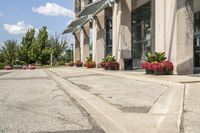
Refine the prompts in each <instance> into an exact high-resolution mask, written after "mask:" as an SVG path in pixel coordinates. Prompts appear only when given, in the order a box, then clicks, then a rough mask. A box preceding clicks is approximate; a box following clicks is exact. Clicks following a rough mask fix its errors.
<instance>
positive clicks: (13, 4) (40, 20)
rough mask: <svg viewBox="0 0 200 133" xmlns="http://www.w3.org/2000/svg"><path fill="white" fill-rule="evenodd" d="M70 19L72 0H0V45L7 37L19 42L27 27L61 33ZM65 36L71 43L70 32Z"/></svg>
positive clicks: (50, 32) (51, 34) (50, 33)
mask: <svg viewBox="0 0 200 133" xmlns="http://www.w3.org/2000/svg"><path fill="white" fill-rule="evenodd" d="M72 19H73V0H0V46H2V45H3V42H4V41H6V40H8V39H14V40H17V41H18V43H20V42H21V38H22V37H23V36H24V34H25V33H26V31H27V30H28V29H29V28H35V29H36V31H38V30H39V29H40V28H41V27H42V26H47V28H48V32H49V36H54V35H55V34H56V33H57V34H61V33H62V32H63V30H64V29H65V28H66V26H67V24H68V23H69V22H70V21H71V20H72ZM65 37H66V39H67V40H68V41H69V43H72V36H71V35H70V34H69V35H65Z"/></svg>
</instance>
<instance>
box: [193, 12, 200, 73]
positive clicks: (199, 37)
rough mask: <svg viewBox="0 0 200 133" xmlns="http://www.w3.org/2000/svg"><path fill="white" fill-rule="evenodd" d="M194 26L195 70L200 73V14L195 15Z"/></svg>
mask: <svg viewBox="0 0 200 133" xmlns="http://www.w3.org/2000/svg"><path fill="white" fill-rule="evenodd" d="M194 16H195V24H194V31H195V33H194V69H195V72H200V12H197V13H195V15H194Z"/></svg>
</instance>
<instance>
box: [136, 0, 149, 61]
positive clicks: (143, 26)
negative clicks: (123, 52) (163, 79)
mask: <svg viewBox="0 0 200 133" xmlns="http://www.w3.org/2000/svg"><path fill="white" fill-rule="evenodd" d="M150 50H151V4H150V2H149V3H147V4H145V5H143V6H141V7H139V8H137V9H135V10H134V11H133V13H132V56H133V59H137V61H138V64H140V63H139V62H140V61H141V59H142V58H143V57H144V55H145V52H146V51H150Z"/></svg>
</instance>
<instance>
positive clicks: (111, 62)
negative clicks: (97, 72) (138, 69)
mask: <svg viewBox="0 0 200 133" xmlns="http://www.w3.org/2000/svg"><path fill="white" fill-rule="evenodd" d="M104 61H105V67H104V69H106V70H119V63H118V62H116V59H115V56H111V55H108V56H106V58H105V59H104Z"/></svg>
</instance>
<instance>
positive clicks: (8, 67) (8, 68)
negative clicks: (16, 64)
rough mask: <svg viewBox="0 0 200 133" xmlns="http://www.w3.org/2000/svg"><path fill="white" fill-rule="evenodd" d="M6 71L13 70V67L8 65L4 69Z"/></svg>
mask: <svg viewBox="0 0 200 133" xmlns="http://www.w3.org/2000/svg"><path fill="white" fill-rule="evenodd" d="M4 69H5V70H12V69H13V67H12V66H11V65H6V66H5V67H4Z"/></svg>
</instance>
